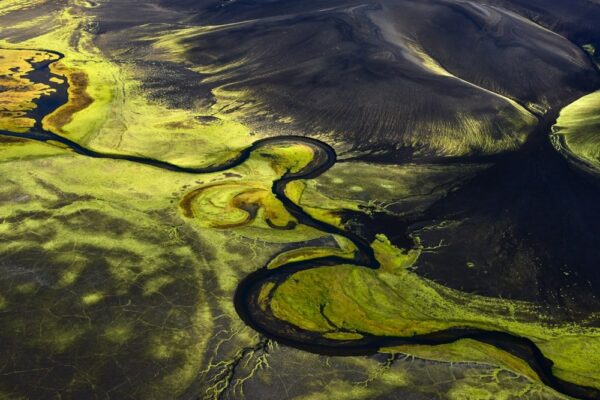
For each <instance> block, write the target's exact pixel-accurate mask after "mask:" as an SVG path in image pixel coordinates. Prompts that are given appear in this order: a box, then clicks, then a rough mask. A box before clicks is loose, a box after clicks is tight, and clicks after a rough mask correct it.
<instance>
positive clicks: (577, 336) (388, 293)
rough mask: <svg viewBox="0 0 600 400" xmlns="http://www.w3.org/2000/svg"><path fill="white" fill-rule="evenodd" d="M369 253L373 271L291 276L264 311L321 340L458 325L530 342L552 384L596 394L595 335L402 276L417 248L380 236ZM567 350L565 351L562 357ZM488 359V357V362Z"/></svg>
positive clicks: (530, 309) (521, 308)
mask: <svg viewBox="0 0 600 400" xmlns="http://www.w3.org/2000/svg"><path fill="white" fill-rule="evenodd" d="M372 246H373V249H374V250H375V252H376V257H377V259H378V261H379V262H380V263H381V268H380V269H378V270H371V269H367V268H364V267H358V266H353V265H339V266H336V267H320V268H314V269H310V270H305V271H301V272H297V273H294V274H293V275H292V276H291V277H290V278H288V279H287V280H286V281H285V282H284V283H282V284H280V285H279V286H277V287H276V288H274V289H273V294H272V301H271V304H270V309H271V311H272V312H273V314H274V315H275V316H276V317H277V318H279V319H281V320H284V321H288V322H290V323H292V324H294V325H296V326H298V327H301V328H303V329H307V330H310V331H313V332H318V333H322V334H326V333H331V332H350V333H368V334H372V335H378V336H401V337H410V336H413V335H419V334H426V333H431V332H436V331H439V330H443V329H449V328H453V327H465V326H466V327H473V328H479V329H485V330H493V331H502V332H509V333H513V334H515V335H518V336H524V337H527V338H529V339H531V340H533V341H534V342H535V343H536V345H537V346H538V347H539V348H540V349H541V351H542V352H543V353H544V354H545V355H546V356H547V357H549V358H550V359H552V361H553V362H554V363H555V365H554V373H555V374H556V375H557V376H558V377H561V378H563V379H566V380H569V381H572V382H574V383H577V384H580V385H586V386H592V387H599V384H598V382H600V375H599V374H600V371H598V369H597V368H596V367H597V365H600V356H596V354H598V355H600V331H599V330H598V329H595V328H583V327H578V326H569V325H557V324H555V323H554V322H553V321H552V317H551V316H550V315H545V314H543V313H542V312H541V311H540V310H539V309H537V308H536V307H535V306H533V305H531V304H528V303H526V302H517V301H508V300H502V299H494V298H486V297H482V296H477V295H471V294H466V293H462V292H459V291H456V290H453V289H449V288H446V287H444V286H442V285H439V284H436V283H434V282H432V281H429V280H427V279H424V278H422V277H419V276H418V275H416V274H415V273H412V272H410V271H409V270H408V269H407V267H408V266H410V265H412V264H413V263H414V262H415V261H416V259H417V257H418V255H419V250H418V249H415V250H410V251H402V250H401V249H398V248H396V247H394V246H393V245H391V244H390V243H389V241H388V240H387V238H385V237H384V236H381V235H380V236H379V237H378V239H377V240H376V241H374V242H373V244H372ZM566 347H569V348H571V350H572V351H569V352H565V351H564V349H565V348H566ZM591 349H593V350H591ZM505 357H508V356H505ZM495 358H497V355H496V356H494V355H492V356H491V359H492V362H493V360H494V359H495ZM513 368H514V367H513ZM516 369H517V370H518V371H517V372H519V371H520V370H521V368H520V367H519V368H516Z"/></svg>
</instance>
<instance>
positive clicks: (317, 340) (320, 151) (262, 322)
mask: <svg viewBox="0 0 600 400" xmlns="http://www.w3.org/2000/svg"><path fill="white" fill-rule="evenodd" d="M9 50H10V49H9ZM14 50H19V49H14ZM28 50H31V49H28ZM39 51H46V50H39ZM48 52H51V51H48ZM53 53H55V54H58V55H59V58H58V59H57V60H53V61H51V62H49V63H48V64H46V65H45V66H44V67H46V66H48V65H49V64H51V63H52V62H56V61H58V60H60V59H61V58H62V57H64V55H62V54H60V53H57V52H53ZM0 135H3V136H9V137H15V138H21V139H30V140H34V141H40V142H58V143H60V144H62V145H64V146H66V147H67V148H68V149H70V150H72V151H74V152H75V153H77V154H81V155H84V156H87V157H92V158H107V159H114V160H124V161H130V162H135V163H139V164H144V165H149V166H153V167H157V168H161V169H165V170H170V171H175V172H182V173H194V174H201V173H210V172H219V171H225V170H228V169H230V168H233V167H235V166H237V165H240V164H242V163H243V162H244V161H246V160H247V159H248V158H249V157H250V155H251V154H252V152H253V151H255V150H257V149H260V148H262V147H265V146H267V145H272V144H276V143H290V142H293V143H303V144H306V145H309V146H311V147H312V148H313V149H315V153H314V154H315V157H314V158H313V160H312V161H311V162H310V163H309V164H308V165H307V166H305V167H304V168H303V169H302V170H301V171H299V172H295V173H291V172H287V173H285V174H284V175H283V176H282V177H281V178H280V179H278V180H276V181H274V182H273V186H272V192H273V194H274V195H275V196H276V198H277V199H278V200H280V201H281V202H282V203H283V205H284V207H285V209H286V210H287V211H288V212H289V213H290V214H291V215H292V216H293V217H294V218H296V219H297V220H298V222H299V223H302V224H305V225H307V226H311V227H314V228H316V229H319V230H321V231H324V232H327V233H330V234H335V235H340V236H343V237H345V238H346V239H348V240H350V241H351V242H352V243H353V244H354V245H355V246H356V248H357V251H356V253H355V257H354V259H353V260H349V259H346V258H342V257H338V256H325V257H319V258H315V259H312V260H307V261H300V262H290V263H285V264H283V265H281V266H279V267H278V268H276V269H268V268H267V267H266V266H264V267H262V268H260V269H258V270H256V271H254V272H252V273H251V274H249V275H247V276H246V277H245V278H244V279H243V280H242V281H241V282H240V283H239V284H238V286H237V289H236V292H235V295H234V305H235V309H236V311H237V313H238V315H239V316H240V318H241V319H242V320H243V321H244V322H245V323H246V324H247V325H249V326H250V327H252V328H253V329H255V330H256V331H257V332H259V333H261V334H263V335H265V336H266V337H268V338H270V339H273V340H276V341H278V342H280V343H283V344H285V345H288V346H291V347H295V348H299V349H302V350H305V351H309V352H313V353H318V354H324V355H336V356H346V355H367V354H373V353H377V352H378V351H379V349H380V348H382V347H391V346H396V345H401V344H424V345H441V344H448V343H453V342H456V341H457V340H461V339H474V340H478V341H480V342H483V343H487V344H491V345H494V346H495V347H497V348H499V349H501V350H504V351H506V352H508V353H510V354H512V355H514V356H517V357H519V358H521V359H522V360H524V361H525V362H527V364H528V365H529V366H530V367H531V368H532V369H533V370H534V371H535V372H536V373H537V374H538V376H539V378H540V380H541V381H542V382H543V383H544V384H546V385H547V386H549V387H551V388H553V389H555V390H557V391H559V392H561V393H564V394H566V395H569V396H573V397H577V398H581V399H600V390H599V389H595V388H590V387H585V386H579V385H576V384H573V383H570V382H567V381H564V380H562V379H560V378H558V377H556V376H555V375H554V374H553V373H552V365H553V363H552V361H551V360H549V359H547V358H546V357H545V356H544V355H543V353H542V352H541V351H540V349H539V348H538V347H537V346H536V345H535V343H534V342H533V341H531V340H530V339H527V338H524V337H520V336H516V335H512V334H510V333H506V332H502V331H488V330H483V329H473V328H452V329H447V330H442V331H437V332H432V333H429V334H424V335H417V336H412V337H394V336H389V337H387V336H375V335H370V334H368V333H362V334H363V336H364V338H363V339H359V340H353V341H345V340H331V339H326V338H323V337H322V336H319V335H316V334H314V333H312V332H309V331H304V330H302V329H300V328H297V327H295V326H293V325H291V324H289V323H287V322H284V321H281V320H278V319H276V318H274V316H272V315H271V314H270V313H269V312H267V311H263V310H262V309H261V307H260V305H259V302H258V293H259V291H260V287H261V284H262V283H264V282H265V281H266V280H269V279H270V280H275V281H276V282H278V283H280V282H283V281H284V280H285V279H286V278H287V277H289V276H291V275H292V274H293V273H295V272H298V271H303V270H308V269H313V268H317V267H327V266H335V265H340V264H351V265H355V266H360V267H364V268H370V269H377V268H378V267H379V262H378V261H377V260H376V258H375V255H374V252H373V249H372V248H371V246H370V243H369V242H368V241H367V240H365V239H364V238H362V237H360V236H359V235H356V234H354V233H352V232H349V231H344V230H342V229H340V228H338V227H336V226H333V225H330V224H327V223H325V222H322V221H319V220H318V219H316V218H313V217H311V216H310V215H308V214H307V213H306V212H305V211H304V210H303V209H302V207H301V206H299V205H297V204H296V203H294V202H293V201H292V200H290V199H289V198H288V197H287V196H286V194H285V187H286V186H287V184H288V183H290V182H292V181H294V180H298V179H310V178H315V177H317V176H319V175H320V174H322V173H323V172H325V171H327V170H328V169H329V168H330V167H331V166H333V165H334V164H335V162H336V153H335V151H334V150H333V148H332V147H330V146H329V145H327V144H326V143H324V142H321V141H319V140H317V139H312V138H309V137H303V136H276V137H269V138H265V139H260V140H257V141H255V142H254V143H253V144H252V145H250V146H249V147H247V148H245V149H243V150H241V151H240V152H239V153H238V154H237V155H236V156H235V157H233V158H231V159H230V160H228V161H227V162H224V163H222V164H220V165H212V166H207V167H181V166H178V165H176V164H172V163H169V162H166V161H161V160H157V159H152V158H146V157H141V156H134V155H124V154H116V153H115V154H112V153H101V152H96V151H94V150H91V149H88V148H86V147H84V146H82V145H80V144H78V143H76V142H73V141H71V140H69V139H67V138H64V137H62V136H60V135H57V134H54V133H52V132H48V131H44V130H41V129H38V130H34V131H30V132H28V133H23V134H19V133H12V132H6V131H0ZM271 293H272V292H271ZM283 332H285V333H286V334H287V335H284V334H283ZM290 333H292V334H290ZM359 333H360V332H359Z"/></svg>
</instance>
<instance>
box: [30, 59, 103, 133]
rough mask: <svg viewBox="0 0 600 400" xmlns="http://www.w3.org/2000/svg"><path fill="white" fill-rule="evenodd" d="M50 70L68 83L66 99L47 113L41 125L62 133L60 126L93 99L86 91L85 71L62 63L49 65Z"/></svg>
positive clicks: (69, 120)
mask: <svg viewBox="0 0 600 400" xmlns="http://www.w3.org/2000/svg"><path fill="white" fill-rule="evenodd" d="M50 71H51V72H52V73H53V74H55V75H61V76H64V77H65V79H66V81H67V82H68V84H69V89H68V99H67V102H66V103H65V104H63V105H62V106H61V107H59V108H58V109H57V110H55V111H54V112H53V113H52V114H49V115H47V116H46V117H45V118H44V119H43V121H42V125H43V127H44V129H46V130H49V131H51V132H56V133H63V134H64V133H65V132H64V131H63V129H62V127H63V126H65V125H66V124H68V123H69V122H71V121H72V120H73V114H75V113H76V112H79V111H81V110H83V109H85V108H86V107H88V106H89V105H90V104H92V102H93V101H94V100H93V99H92V98H91V97H90V96H89V95H88V94H87V92H86V90H87V86H88V80H89V78H88V76H87V74H86V73H85V72H83V71H78V70H74V69H69V68H67V67H66V66H65V65H63V64H62V63H54V64H52V65H50ZM53 79H56V78H53Z"/></svg>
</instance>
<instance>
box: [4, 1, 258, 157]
mask: <svg viewBox="0 0 600 400" xmlns="http://www.w3.org/2000/svg"><path fill="white" fill-rule="evenodd" d="M88 6H89V5H88V4H86V3H85V2H78V1H73V2H72V3H70V5H69V6H68V7H65V8H64V9H60V10H59V11H57V12H56V13H55V15H53V16H52V17H53V19H52V22H51V24H52V26H53V29H50V30H49V31H48V32H47V33H44V34H41V35H38V36H35V37H33V38H30V39H28V40H25V41H19V42H13V41H11V38H10V37H6V38H5V39H3V40H0V47H5V48H16V47H19V48H31V49H38V48H48V49H52V50H55V51H58V52H61V53H62V54H64V55H65V58H64V59H63V60H61V62H60V64H59V65H55V66H54V67H53V72H56V73H59V74H61V75H63V76H65V78H66V79H67V80H68V82H69V84H70V87H69V102H68V103H67V104H65V105H63V106H62V107H60V108H59V109H58V110H56V111H55V112H54V113H53V114H51V115H49V116H47V117H46V118H45V119H44V121H43V124H44V127H45V128H46V129H48V130H51V131H53V132H55V133H59V134H61V135H64V136H66V137H68V138H70V139H71V140H74V141H76V142H78V143H80V144H82V145H85V146H86V147H89V148H91V149H93V150H96V151H100V152H105V153H122V154H136V155H144V156H147V157H150V158H156V159H162V160H165V161H169V162H172V163H176V164H180V165H184V166H198V167H200V166H207V165H213V164H220V163H222V162H223V161H225V160H227V159H229V158H231V157H232V156H234V155H235V154H237V152H238V151H239V149H241V148H243V147H247V146H248V145H250V144H251V143H252V142H253V141H254V140H256V138H252V137H251V136H250V135H249V133H250V130H249V129H248V128H247V127H246V126H244V125H243V124H241V123H238V122H236V121H234V120H232V119H231V117H230V116H227V115H223V114H220V113H219V112H218V110H216V109H207V108H206V107H202V106H194V107H190V108H188V109H185V110H184V109H177V108H171V107H168V106H167V105H165V104H162V103H161V102H158V101H150V100H149V99H147V97H146V95H145V94H144V91H143V90H142V89H141V87H140V85H139V83H138V80H137V79H136V74H138V71H137V70H136V69H135V68H134V67H133V66H131V65H130V64H122V63H121V64H117V63H115V62H112V61H110V60H109V59H108V57H107V56H106V55H104V54H102V53H101V52H100V51H99V50H98V49H97V48H96V47H95V45H94V42H93V36H92V35H91V34H90V33H88V32H86V31H85V30H82V29H81V28H80V27H81V25H82V24H85V23H91V22H92V21H93V18H92V17H90V16H88V15H86V14H85V11H84V10H85V8H86V7H88ZM0 10H1V9H0ZM46 17H47V16H44V17H40V21H38V22H40V23H41V21H42V20H43V21H44V23H48V21H47V20H46V19H45V18H46ZM203 115H210V116H212V117H215V118H214V120H212V121H211V122H209V123H206V122H203V121H202V120H201V119H199V118H196V117H200V116H203ZM197 149H202V151H201V152H199V151H198V150H197Z"/></svg>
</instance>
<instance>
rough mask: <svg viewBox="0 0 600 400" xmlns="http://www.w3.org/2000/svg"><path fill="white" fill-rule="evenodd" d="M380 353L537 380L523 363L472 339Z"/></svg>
mask: <svg viewBox="0 0 600 400" xmlns="http://www.w3.org/2000/svg"><path fill="white" fill-rule="evenodd" d="M381 351H382V352H385V353H391V354H395V353H402V354H412V355H414V356H417V357H420V358H424V359H428V360H436V361H446V362H463V363H468V362H472V363H482V364H490V365H498V366H500V367H503V368H505V369H507V370H509V371H515V372H516V373H519V374H521V375H523V376H525V377H527V378H529V379H530V380H532V381H535V380H539V377H538V375H537V374H536V373H535V371H533V370H532V369H531V367H530V366H529V364H527V363H526V362H525V361H523V360H521V359H520V358H518V357H515V356H513V355H512V354H508V353H506V352H504V351H502V350H499V349H497V348H496V347H494V346H492V345H489V344H485V343H481V342H477V341H475V340H472V339H461V340H457V341H456V342H453V343H449V344H443V345H438V346H427V345H410V344H407V345H402V346H394V347H389V348H382V349H381Z"/></svg>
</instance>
